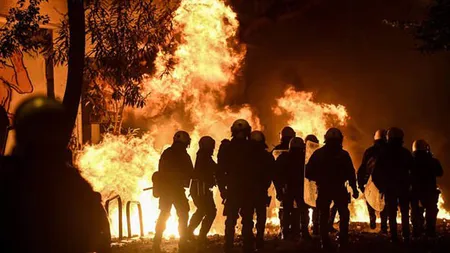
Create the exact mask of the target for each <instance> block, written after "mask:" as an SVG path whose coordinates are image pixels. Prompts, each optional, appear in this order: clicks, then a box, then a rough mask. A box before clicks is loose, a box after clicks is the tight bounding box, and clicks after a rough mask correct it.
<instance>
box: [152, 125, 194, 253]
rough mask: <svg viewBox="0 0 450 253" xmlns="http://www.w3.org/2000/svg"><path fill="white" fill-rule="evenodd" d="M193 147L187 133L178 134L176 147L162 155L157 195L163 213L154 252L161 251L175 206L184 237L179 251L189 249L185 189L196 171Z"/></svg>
mask: <svg viewBox="0 0 450 253" xmlns="http://www.w3.org/2000/svg"><path fill="white" fill-rule="evenodd" d="M190 144H191V137H190V136H189V134H188V133H187V132H185V131H178V132H176V133H175V135H174V136H173V144H172V146H170V147H169V148H167V149H166V150H164V152H163V153H162V155H161V158H160V159H159V167H158V171H157V172H155V174H154V175H153V186H154V189H153V194H154V196H155V197H159V209H160V210H161V212H160V213H159V217H158V220H157V221H156V227H155V237H154V239H153V251H155V252H159V251H161V248H160V247H161V239H162V235H163V233H164V230H165V229H166V222H167V219H169V217H170V209H172V205H173V206H175V209H176V211H177V215H178V232H179V233H180V242H179V249H180V251H183V250H184V249H185V246H186V239H187V238H186V237H187V224H188V219H189V202H188V199H187V197H186V193H185V188H188V187H189V180H190V177H191V174H192V171H193V169H194V168H193V166H192V161H191V157H190V156H189V154H188V153H187V151H186V149H187V148H188V147H189V145H190Z"/></svg>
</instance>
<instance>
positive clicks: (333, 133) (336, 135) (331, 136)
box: [325, 127, 344, 142]
mask: <svg viewBox="0 0 450 253" xmlns="http://www.w3.org/2000/svg"><path fill="white" fill-rule="evenodd" d="M343 139H344V135H343V134H342V132H341V130H339V129H337V128H335V127H332V128H330V129H328V131H327V132H326V133H325V142H327V141H329V140H340V141H342V140H343Z"/></svg>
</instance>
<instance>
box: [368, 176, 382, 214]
mask: <svg viewBox="0 0 450 253" xmlns="http://www.w3.org/2000/svg"><path fill="white" fill-rule="evenodd" d="M364 197H365V198H366V201H367V203H369V205H370V206H371V207H372V208H373V209H375V210H376V211H379V212H381V211H383V210H384V206H385V202H384V195H382V194H381V193H380V191H379V190H378V188H377V187H376V186H375V184H374V183H373V182H372V176H370V177H369V180H368V181H367V184H366V189H365V190H364Z"/></svg>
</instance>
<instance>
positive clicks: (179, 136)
mask: <svg viewBox="0 0 450 253" xmlns="http://www.w3.org/2000/svg"><path fill="white" fill-rule="evenodd" d="M173 144H174V145H182V146H183V147H184V148H188V147H189V146H190V145H191V137H190V136H189V134H188V133H187V132H186V131H178V132H176V133H175V134H174V136H173Z"/></svg>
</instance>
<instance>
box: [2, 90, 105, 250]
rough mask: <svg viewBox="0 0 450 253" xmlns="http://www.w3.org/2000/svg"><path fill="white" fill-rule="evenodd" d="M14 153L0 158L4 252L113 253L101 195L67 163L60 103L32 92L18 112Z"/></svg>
mask: <svg viewBox="0 0 450 253" xmlns="http://www.w3.org/2000/svg"><path fill="white" fill-rule="evenodd" d="M14 126H15V129H16V147H15V149H14V154H13V155H12V156H10V157H3V158H2V161H1V167H2V168H1V172H2V173H1V178H0V180H1V182H0V194H1V196H2V204H3V206H2V208H1V209H0V219H1V221H0V227H1V228H2V229H1V232H0V233H1V234H0V242H1V245H2V251H3V252H80V253H81V252H83V253H85V252H110V240H111V235H110V231H109V223H108V219H107V216H106V213H105V211H104V209H103V206H102V204H101V203H102V201H101V196H100V194H99V193H97V192H94V191H93V190H92V187H91V185H90V184H89V183H88V182H87V181H86V180H85V179H84V178H83V177H82V176H81V175H80V173H79V171H78V170H77V169H76V168H74V167H72V166H70V165H69V163H67V155H66V154H67V149H66V147H67V144H68V133H69V132H70V131H68V130H69V129H70V128H69V127H68V126H67V120H66V114H65V110H64V107H63V106H62V104H60V103H59V102H57V101H56V100H52V99H49V98H46V97H34V98H31V99H29V100H26V101H25V102H24V103H22V104H21V105H20V106H19V108H18V109H17V111H16V114H15V120H14Z"/></svg>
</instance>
